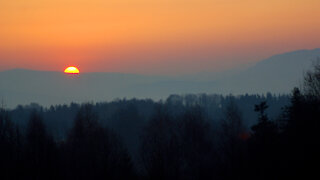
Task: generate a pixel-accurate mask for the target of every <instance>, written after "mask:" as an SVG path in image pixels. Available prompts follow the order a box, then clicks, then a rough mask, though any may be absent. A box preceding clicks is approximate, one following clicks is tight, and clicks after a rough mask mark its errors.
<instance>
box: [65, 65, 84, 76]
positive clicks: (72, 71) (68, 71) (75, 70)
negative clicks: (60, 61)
mask: <svg viewBox="0 0 320 180" xmlns="http://www.w3.org/2000/svg"><path fill="white" fill-rule="evenodd" d="M64 73H66V74H79V73H80V71H79V69H78V68H76V67H74V66H69V67H67V68H66V69H65V70H64Z"/></svg>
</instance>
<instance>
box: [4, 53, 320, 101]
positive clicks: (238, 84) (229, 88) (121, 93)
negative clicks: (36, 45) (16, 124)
mask: <svg viewBox="0 0 320 180" xmlns="http://www.w3.org/2000/svg"><path fill="white" fill-rule="evenodd" d="M317 57H320V49H314V50H301V51H294V52H289V53H285V54H281V55H276V56H272V57H270V58H268V59H266V60H263V61H260V62H258V63H257V64H255V65H254V66H252V67H249V68H247V69H245V70H241V71H240V72H236V73H229V72H226V73H225V75H223V76H219V77H214V76H213V77H212V80H210V79H209V80H208V79H206V80H203V79H201V76H199V75H194V76H195V77H194V78H190V76H189V77H188V78H185V77H180V78H170V77H161V76H146V75H136V74H120V73H82V74H81V75H79V76H71V75H65V74H64V73H62V72H47V71H31V70H24V69H15V70H9V71H3V72H0V98H2V99H3V100H4V102H5V104H6V105H7V106H8V107H15V106H16V105H17V104H29V103H30V102H37V103H40V104H42V105H45V106H47V105H50V104H60V103H70V102H71V101H74V102H83V101H106V100H113V99H115V98H124V97H126V98H133V97H136V98H153V99H160V98H166V97H167V96H168V95H170V94H186V93H221V94H228V93H234V94H240V93H266V92H272V93H289V92H290V91H291V89H292V88H293V87H294V86H299V83H300V82H301V80H302V76H303V72H304V71H306V70H307V69H309V68H310V67H311V64H312V62H314V61H315V60H316V58H317ZM208 76H209V75H208ZM186 79H193V80H186ZM195 79H197V80H195Z"/></svg>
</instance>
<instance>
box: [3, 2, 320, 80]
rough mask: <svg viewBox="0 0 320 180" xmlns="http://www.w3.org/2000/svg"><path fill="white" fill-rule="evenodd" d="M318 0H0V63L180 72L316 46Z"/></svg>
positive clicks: (319, 39) (232, 64)
mask: <svg viewBox="0 0 320 180" xmlns="http://www.w3.org/2000/svg"><path fill="white" fill-rule="evenodd" d="M319 7H320V1H319V0H27V1H26V0H0V17H1V18H0V70H7V69H12V68H28V69H37V70H53V71H62V70H63V69H64V67H66V66H68V65H75V66H78V67H79V68H80V70H81V71H82V72H83V71H84V72H92V71H104V72H125V73H141V74H172V75H175V74H183V73H196V72H203V71H220V70H224V69H226V68H232V67H236V66H241V65H245V64H248V63H252V62H255V61H258V60H262V59H264V58H267V57H269V56H271V55H273V54H277V53H283V52H287V51H293V50H297V49H313V48H319V47H320V11H319Z"/></svg>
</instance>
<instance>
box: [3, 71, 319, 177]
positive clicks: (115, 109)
mask: <svg viewBox="0 0 320 180" xmlns="http://www.w3.org/2000/svg"><path fill="white" fill-rule="evenodd" d="M304 82H305V83H304V85H303V87H302V88H300V89H299V88H294V90H293V92H292V95H291V96H290V103H287V100H288V96H273V95H271V94H268V95H266V96H257V95H244V96H238V97H234V96H226V97H224V96H219V95H186V96H178V95H172V96H170V97H169V98H168V99H167V100H166V101H165V102H162V101H160V102H154V101H151V100H118V101H113V102H110V103H97V104H82V105H78V104H74V103H72V104H71V105H70V106H67V105H60V106H52V107H50V108H43V107H41V106H39V105H37V104H31V105H29V106H27V107H23V106H18V107H17V108H16V109H13V110H6V109H4V108H0V178H1V179H33V180H34V179H35V180H37V179H39V180H40V179H156V180H164V179H169V180H170V179H177V180H179V179H187V180H188V179H190V180H193V179H289V178H296V177H304V178H307V176H310V177H311V176H313V178H315V176H319V175H317V167H318V166H317V163H318V162H319V160H320V159H319V152H320V151H319V150H320V149H319V147H320V141H319V137H320V135H319V132H320V131H319V120H320V94H319V89H320V65H316V66H315V68H314V69H313V70H312V71H310V72H308V73H307V74H306V76H305V81H304ZM248 104H249V105H250V110H249V109H248V108H249V107H247V106H249V105H248ZM274 106H275V107H277V108H275V107H274ZM280 107H283V108H282V109H280ZM270 109H271V110H270ZM277 109H278V110H277ZM277 114H278V115H277ZM253 117H254V119H255V122H253V120H252V118H253ZM248 119H250V120H248Z"/></svg>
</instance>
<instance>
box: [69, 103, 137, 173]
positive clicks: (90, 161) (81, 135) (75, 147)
mask: <svg viewBox="0 0 320 180" xmlns="http://www.w3.org/2000/svg"><path fill="white" fill-rule="evenodd" d="M65 158H66V159H68V160H67V167H66V169H67V171H66V172H65V173H66V174H67V177H66V178H67V179H123V178H125V179H126V178H132V177H133V173H132V166H131V161H130V158H129V156H128V154H127V152H126V150H125V148H124V147H123V146H122V144H121V143H120V141H119V139H117V137H116V136H115V135H114V134H113V133H112V132H110V131H109V130H108V129H106V128H103V127H101V125H100V124H99V123H98V117H97V116H96V115H95V113H94V112H93V110H92V105H90V104H85V105H83V106H82V107H81V108H80V110H79V112H78V114H77V116H76V118H75V121H74V125H73V127H72V129H71V131H70V134H69V136H68V139H67V142H66V157H65ZM123 172H126V173H123Z"/></svg>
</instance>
